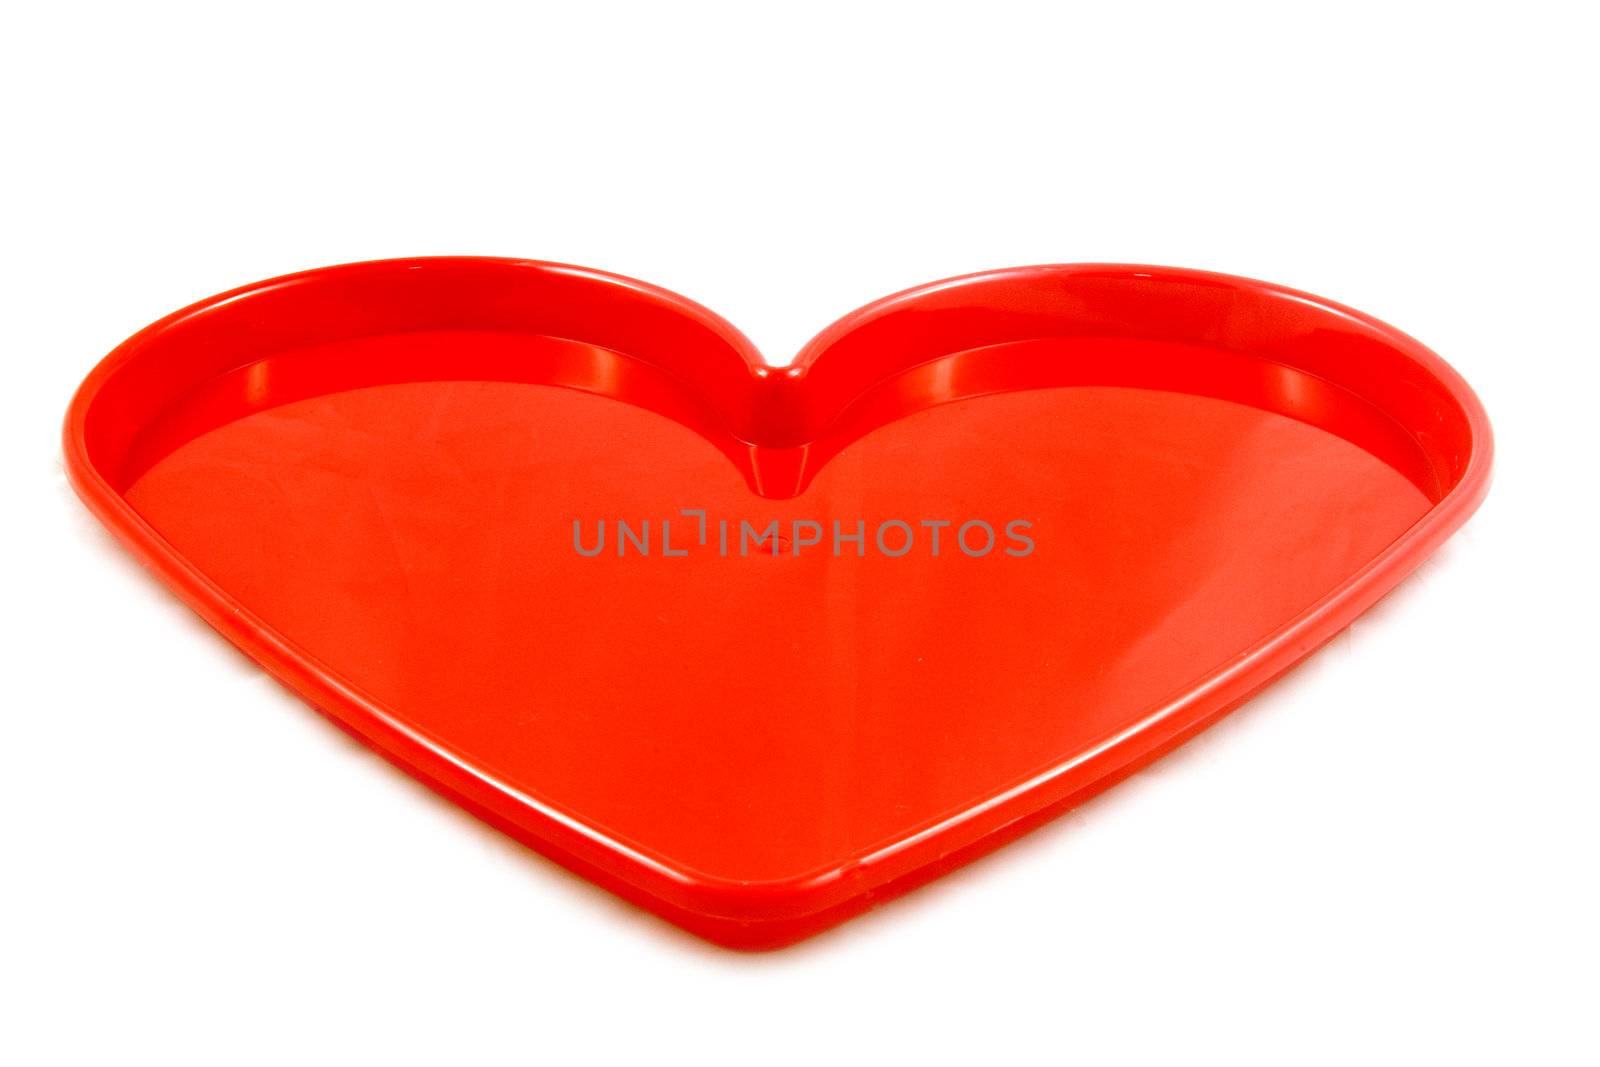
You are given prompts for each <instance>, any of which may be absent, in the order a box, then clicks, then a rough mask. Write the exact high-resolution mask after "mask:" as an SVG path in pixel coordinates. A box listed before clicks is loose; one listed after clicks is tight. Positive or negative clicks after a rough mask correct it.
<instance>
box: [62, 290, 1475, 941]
mask: <svg viewBox="0 0 1600 1067" xmlns="http://www.w3.org/2000/svg"><path fill="white" fill-rule="evenodd" d="M65 440H66V458H67V467H68V471H69V473H70V476H71V478H72V481H73V484H74V485H75V486H76V488H77V490H78V492H79V494H80V495H81V496H82V497H83V499H84V500H85V502H86V503H87V504H88V505H89V507H90V508H91V509H93V511H94V512H95V514H96V515H98V516H99V517H100V518H101V520H102V521H104V522H105V524H106V525H107V526H108V527H110V528H111V530H112V531H113V532H115V534H116V535H117V536H118V537H120V538H121V539H122V540H123V541H124V542H125V543H126V544H127V546H128V547H129V548H130V549H131V550H132V551H133V552H134V554H135V555H137V556H138V557H139V558H140V559H141V560H142V561H144V563H145V564H147V565H148V566H149V567H150V568H151V569H152V570H153V571H154V572H155V573H156V574H157V575H158V576H160V578H161V579H162V580H163V581H164V582H165V583H166V584H167V585H168V586H170V587H171V588H172V589H173V590H174V591H175V592H177V593H178V595H179V596H181V597H182V598H183V599H184V600H185V601H187V602H188V603H189V604H190V605H191V606H192V607H193V608H194V610H195V611H197V612H199V614H200V615H202V616H203V617H204V618H205V619H206V620H207V621H208V622H210V623H211V624H212V625H213V626H215V627H216V628H217V629H218V630H219V631H221V632H222V634H223V635H224V636H226V637H227V638H228V639H229V640H230V641H232V642H233V643H234V644H236V645H238V646H239V647H240V648H241V649H243V650H244V651H245V652H246V653H248V654H249V655H250V656H251V657H253V658H254V659H255V660H256V661H258V662H259V663H261V664H262V665H263V666H264V667H266V668H267V669H268V670H269V671H271V672H272V673H273V674H274V675H276V676H277V677H278V678H279V679H280V680H281V681H283V682H284V683H285V684H286V685H288V686H289V687H290V688H292V689H294V690H295V691H296V692H298V693H299V694H300V695H301V696H302V697H304V698H305V699H306V700H307V701H309V702H310V703H312V704H313V705H315V706H316V707H317V708H319V709H320V710H322V711H323V712H324V713H325V714H327V715H328V716H329V717H330V718H332V719H333V720H334V721H335V722H337V723H339V724H340V725H341V726H343V727H345V728H346V729H348V730H350V731H351V732H353V733H354V734H356V735H357V736H359V737H360V738H362V739H363V740H364V741H366V742H368V743H369V744H371V745H372V746H373V747H374V748H376V749H377V750H379V751H380V752H382V753H384V754H385V755H386V756H388V757H389V758H390V759H392V760H393V761H394V762H396V763H397V764H399V765H400V766H401V767H403V768H405V769H406V770H408V771H410V772H411V773H412V774H414V775H416V776H417V777H418V778H419V779H421V780H422V781H424V782H426V783H427V784H428V785H430V786H431V787H433V788H434V789H436V790H438V791H440V792H441V793H443V794H445V795H447V796H449V797H451V798H452V799H454V800H455V801H457V802H458V803H460V804H461V805H462V806H464V807H466V808H468V809H469V810H471V811H473V812H475V813H476V814H478V815H479V816H481V817H483V818H485V819H487V820H489V821H490V822H492V823H493V824H495V825H497V826H499V827H501V828H503V829H504V830H505V831H507V832H508V833H511V834H513V835H515V836H516V837H517V838H519V839H520V840H522V841H524V842H526V843H527V844H529V845H530V846H532V847H533V848H535V849H537V850H538V851H540V852H542V853H544V854H545V855H547V856H550V857H552V858H553V859H555V860H557V861H559V862H560V863H562V864H565V865H566V866H568V867H570V868H572V869H573V870H576V871H579V872H581V873H582V874H584V875H586V876H588V877H589V878H591V879H593V880H594V881H596V882H598V883H600V884H601V885H604V886H606V887H607V888H609V889H611V890H613V891H615V892H617V893H619V894H621V895H622V896H624V897H626V898H628V899H630V900H632V901H635V902H636V903H638V904H640V905H642V906H644V907H646V908H649V909H650V910H652V911H654V912H656V913H658V914H660V915H662V916H665V917H666V918H668V919H671V920H672V921H674V922H676V923H679V924H681V925H682V926H684V927H686V928H688V929H690V930H692V931H694V932H696V933H698V934H701V935H703V936H705V937H708V938H710V939H713V940H716V941H719V942H722V943H726V944H732V945H739V946H744V947H759V946H771V945H777V944H783V943H786V942H789V941H793V940H796V939H798V938H800V937H803V936H806V935H807V934H810V933H812V932H815V931H817V930H820V929H822V928H824V927H826V926H829V925H832V924H833V923H836V922H839V921H841V920H843V919H846V918H848V917H850V916H851V915H853V914H856V913H857V912H860V911H861V910H863V909H865V908H866V907H868V906H869V905H870V904H872V903H875V902H877V901H880V900H883V899H886V898H888V897H890V896H892V895H895V894H897V893H900V892H903V891H904V890H906V889H908V888H910V887H912V886H914V885H916V884H919V883H921V882H923V881H925V880H927V879H928V878H931V877H933V876H935V875H938V874H939V873H941V872H943V871H946V870H949V869H951V868H952V867H955V866H957V865H959V864H961V863H964V862H966V861H967V860H969V859H971V858H973V857H974V856H977V855H979V854H981V853H983V852H984V851H987V850H988V849H990V848H993V847H995V846H996V845H998V844H1000V843H1001V842H1003V841H1005V840H1008V839H1010V838H1011V837H1013V836H1015V835H1016V834H1018V833H1021V832H1022V831H1024V830H1026V829H1028V828H1029V827H1031V826H1034V825H1036V824H1038V823H1039V822H1040V821H1042V820H1044V819H1046V818H1048V817H1049V816H1051V815H1052V814H1054V813H1057V812H1059V811H1061V810H1063V809H1065V808H1066V807H1068V806H1070V805H1071V804H1073V803H1075V802H1077V801H1079V800H1081V799H1083V798H1084V797H1086V796H1088V795H1089V794H1091V793H1093V792H1095V791H1096V790H1099V789H1102V788H1104V787H1105V786H1107V785H1109V784H1110V783H1112V782H1113V781H1115V780H1117V779H1118V778H1119V777H1121V776H1123V775H1126V774H1128V773H1129V772H1130V771H1132V770H1133V769H1135V768H1137V767H1138V766H1140V765H1141V764H1143V763H1145V762H1147V761H1149V760H1151V759H1153V758H1155V757H1156V756H1158V755H1159V754H1160V753H1162V752H1163V751H1165V750H1167V749H1170V748H1171V747H1173V746H1174V745H1176V744H1178V743H1179V742H1181V741H1182V740H1184V739H1185V738H1187V737H1189V736H1191V735H1192V734H1194V733H1195V732H1197V731H1198V730H1200V729H1201V728H1203V727H1204V726H1206V725H1207V724H1208V723H1210V722H1212V721H1213V720H1215V719H1216V718H1217V717H1219V716H1220V715H1222V714H1223V713H1225V712H1226V711H1228V710H1229V709H1230V708H1232V707H1233V706H1235V705H1237V704H1238V703H1239V702H1240V701H1242V700H1243V699H1245V698H1246V697H1248V696H1249V695H1250V694H1251V693H1252V692H1254V691H1255V690H1257V689H1258V688H1260V687H1261V686H1262V685H1264V684H1265V683H1267V682H1268V681H1270V680H1271V679H1272V678H1273V677H1274V676H1276V675H1277V674H1279V673H1280V672H1281V671H1283V670H1284V669H1285V668H1287V667H1288V666H1290V665H1291V664H1293V663H1294V662H1295V661H1297V660H1299V659H1300V658H1301V657H1303V656H1305V655H1306V654H1307V653H1309V652H1310V651H1311V650H1313V649H1314V648H1316V647H1317V646H1318V645H1320V644H1321V643H1322V642H1324V641H1326V640H1327V639H1328V638H1329V637H1331V636H1332V635H1333V634H1334V633H1335V632H1336V631H1337V630H1339V629H1340V628H1341V627H1343V626H1345V625H1346V624H1348V623H1349V622H1350V621H1351V620H1352V619H1353V618H1355V616H1356V615H1358V614H1359V613H1360V612H1362V611H1363V610H1365V609H1366V608H1367V607H1368V606H1370V605H1371V604H1372V603H1373V602H1374V601H1375V600H1377V599H1378V598H1379V597H1380V596H1382V595H1383V594H1384V593H1385V592H1386V591H1387V590H1389V589H1390V588H1392V587H1393V586H1394V584H1395V583H1396V582H1397V581H1399V580H1400V578H1401V577H1402V576H1403V575H1405V574H1406V573H1407V572H1408V571H1410V570H1411V569H1412V568H1413V567H1415V566H1416V565H1417V564H1418V563H1419V562H1420V561H1421V560H1422V559H1423V558H1424V557H1425V556H1426V555H1427V554H1428V553H1429V552H1431V551H1432V550H1433V549H1434V548H1435V547H1436V546H1437V545H1438V544H1439V543H1440V542H1441V541H1442V540H1444V538H1445V537H1447V536H1448V535H1449V534H1450V533H1451V531H1453V530H1454V529H1455V528H1456V527H1457V526H1459V525H1460V524H1461V523H1462V522H1463V521H1464V520H1465V519H1466V517H1467V515H1468V514H1469V513H1470V512H1471V511H1472V510H1473V508H1475V507H1476V506H1477V504H1478V503H1479V501H1480V500H1481V499H1482V497H1483V494H1484V492H1485V490H1486V488H1487V485H1488V472H1489V464H1490V448H1491V446H1490V435H1489V427H1488V422H1487V420H1486V419H1485V416H1484V413H1483V410H1482V408H1481V407H1480V406H1479V404H1478V402H1477V400H1476V398H1475V397H1474V396H1473V394H1472V392H1471V390H1470V389H1469V388H1468V387H1467V385H1466V383H1465V382H1463V381H1462V380H1461V378H1460V377H1458V376H1457V375H1456V374H1455V373H1454V372H1453V371H1452V370H1451V369H1450V368H1449V367H1448V366H1447V365H1446V364H1445V363H1444V362H1443V361H1442V360H1440V359H1439V358H1438V357H1437V356H1435V355H1433V354H1432V353H1431V352H1429V351H1428V350H1427V349H1425V348H1423V347H1422V346H1421V345H1420V344H1418V343H1417V342H1416V341H1414V340H1412V339H1411V338H1409V337H1406V336H1405V335H1404V334H1401V333H1399V332H1397V331H1396V330H1394V329H1392V328H1390V327H1388V326H1385V325H1384V324H1382V323H1380V322H1377V321H1375V320H1373V319H1371V318H1369V317H1367V316H1365V315H1362V314H1360V313H1358V312H1355V311H1352V310H1350V309H1348V308H1344V307H1340V306H1339V305H1337V304H1333V303H1330V302H1328V301H1325V300H1321V299H1319V298H1317V297H1313V296H1308V295H1306V294H1304V293H1298V292H1294V291H1291V290H1288V289H1283V288H1279V287H1277V286H1273V285H1267V284H1263V283H1261V282H1255V281H1248V280H1245V279H1241V278H1232V277H1227V276H1223V275H1217V274H1207V273H1202V272H1196V271H1185V270H1173V269H1168V268H1160V267H1137V266H1095V265H1087V266H1045V267H1026V268H1020V269H1015V270H1003V271H995V272H991V273H986V274H976V275H972V276H969V277H964V278H956V279H952V280H950V281H944V282H937V283H934V284H932V285H927V286H923V287H921V288H918V289H913V290H910V291H907V292H904V293H901V294H899V295H897V296H892V297H889V298H887V299H885V300H882V301H879V302H878V303H875V304H872V305H870V306H868V307H865V308H863V309H861V310H860V311H857V312H855V313H853V314H851V315H849V316H847V317H845V318H844V319H842V320H841V321H839V322H838V323H836V324H834V325H833V326H830V327H829V328H828V329H826V330H824V331H823V332H822V333H821V334H820V335H819V336H818V337H817V338H816V340H814V341H812V342H811V343H810V344H809V345H808V346H807V347H806V348H805V350H804V351H803V352H801V354H800V356H799V358H798V359H797V360H796V361H795V362H794V363H793V364H792V365H791V366H788V367H774V366H769V365H767V364H766V363H764V362H763V360H762V359H761V356H760V355H759V354H758V353H757V352H756V350H755V348H754V347H753V346H752V345H751V344H750V342H749V341H747V340H746V339H745V338H744V337H743V336H742V335H741V334H740V333H739V332H738V331H737V330H735V329H734V328H733V327H732V326H730V325H729V324H728V323H726V322H725V321H723V320H722V319H720V318H718V317H717V316H715V315H713V314H711V313H710V312H709V311H707V310H705V309H704V308H702V307H700V306H698V305H696V304H693V303H691V302H689V301H687V300H685V299H683V298H682V297H679V296H676V295H674V294H672V293H668V292H665V291H663V290H661V289H657V288H655V287H653V286H650V285H646V284H644V283H642V282H637V281H633V280H630V279H627V278H621V277H618V276H615V275H611V274H605V273H602V272H599V271H593V270H587V269H583V268H578V267H570V266H562V265H557V264H551V263H538V262H529V261H522V260H509V259H477V258H444V259H413V260H393V261H384V262H376V263H358V264H354V265H350V266H341V267H331V268H327V269H323V270H315V271H309V272H306V273H303V274H296V275H291V276H288V277H284V278H277V279H274V280H271V281H266V282H261V283H259V284H256V285H251V286H247V287H245V288H243V289H238V290H235V291H234V292H230V293H226V294H223V295H221V296H217V297H214V298H212V299H209V300H205V301H202V302H201V303H198V304H195V305H193V306H192V307H189V308H186V309H184V310H183V311H180V312H177V313H176V314H173V315H171V316H169V317H167V318H165V319H162V320H161V321H160V322H157V323H155V324H154V325H152V326H150V327H149V328H147V329H145V330H144V331H142V332H141V333H139V334H137V335H136V336H134V337H133V338H131V339H130V340H128V341H127V342H126V343H124V344H123V345H122V346H121V347H119V348H118V349H117V350H116V351H114V352H113V353H111V355H109V356H108V357H106V359H105V360H104V361H103V362H102V363H101V364H100V365H99V366H98V367H96V368H95V370H94V371H93V373H92V374H90V376H89V378H88V379H87V380H86V381H85V382H84V384H83V386H82V388H81V389H80V390H79V392H78V394H77V396H76V397H75V399H74V400H73V402H72V407H71V410H70V411H69V413H68V417H67V424H66V433H65Z"/></svg>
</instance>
